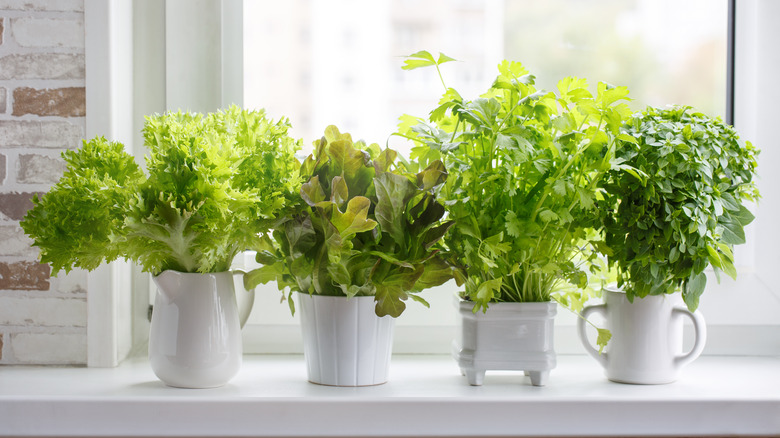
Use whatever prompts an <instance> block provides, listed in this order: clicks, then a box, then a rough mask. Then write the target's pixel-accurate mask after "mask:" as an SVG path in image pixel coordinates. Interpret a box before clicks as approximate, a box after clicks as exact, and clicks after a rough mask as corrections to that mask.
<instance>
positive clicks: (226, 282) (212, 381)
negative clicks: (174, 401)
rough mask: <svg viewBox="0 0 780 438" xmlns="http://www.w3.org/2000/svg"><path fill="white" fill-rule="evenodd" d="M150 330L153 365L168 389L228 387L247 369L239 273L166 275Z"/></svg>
mask: <svg viewBox="0 0 780 438" xmlns="http://www.w3.org/2000/svg"><path fill="white" fill-rule="evenodd" d="M154 282H155V283H156V284H157V289H158V291H157V297H156V298H155V301H154V309H153V312H152V325H151V328H150V332H149V362H150V364H151V366H152V370H153V371H154V373H155V375H157V377H158V378H159V379H160V380H162V381H163V382H164V383H165V384H166V385H169V386H175V387H181V388H213V387H218V386H222V385H224V384H225V383H227V382H228V381H229V380H230V379H231V378H233V377H234V376H235V375H236V374H237V373H238V370H239V369H240V368H241V355H242V346H241V328H240V326H239V318H238V308H237V306H236V295H235V290H234V287H233V274H232V273H230V272H219V273H213V274H194V273H182V272H176V271H164V272H162V273H161V274H160V275H158V276H157V277H154Z"/></svg>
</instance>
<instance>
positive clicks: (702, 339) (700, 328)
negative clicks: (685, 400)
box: [672, 306, 707, 370]
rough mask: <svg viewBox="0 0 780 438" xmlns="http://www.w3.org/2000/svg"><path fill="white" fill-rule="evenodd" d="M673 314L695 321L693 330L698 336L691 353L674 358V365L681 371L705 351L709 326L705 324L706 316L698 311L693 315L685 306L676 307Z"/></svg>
mask: <svg viewBox="0 0 780 438" xmlns="http://www.w3.org/2000/svg"><path fill="white" fill-rule="evenodd" d="M672 314H673V315H674V314H681V315H684V316H687V317H688V318H690V319H691V321H693V329H694V332H695V334H696V338H695V339H694V341H693V348H692V349H691V351H689V352H688V353H684V354H682V355H680V356H677V357H676V358H674V364H675V366H676V367H677V369H678V370H679V369H680V368H682V367H684V366H685V365H688V364H689V363H691V362H693V361H694V360H695V359H696V358H697V357H699V355H700V354H701V352H702V351H704V344H706V343H707V324H706V322H704V316H702V314H701V312H699V311H698V310H697V311H695V312H693V313H691V311H690V310H688V309H687V308H686V307H685V306H675V307H674V308H673V309H672Z"/></svg>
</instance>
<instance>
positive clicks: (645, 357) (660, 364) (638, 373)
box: [577, 288, 707, 384]
mask: <svg viewBox="0 0 780 438" xmlns="http://www.w3.org/2000/svg"><path fill="white" fill-rule="evenodd" d="M604 300H605V304H600V305H596V306H586V307H585V308H584V309H583V311H582V316H583V318H588V316H589V315H592V314H601V315H602V316H603V317H604V319H605V326H606V328H607V329H608V330H610V331H611V332H612V339H610V341H609V344H608V345H607V347H606V349H605V352H604V353H601V354H599V352H598V351H597V350H596V349H595V348H593V346H591V344H590V342H589V341H588V339H587V337H586V334H585V328H586V327H585V320H584V319H580V320H579V322H578V327H577V328H578V331H579V335H580V340H581V341H582V344H583V345H584V346H585V350H586V351H587V352H588V354H590V355H591V356H593V358H595V359H596V360H597V361H598V362H599V363H600V364H601V366H603V367H604V370H605V372H606V375H607V378H608V379H609V380H612V381H615V382H621V383H635V384H662V383H671V382H674V381H675V380H677V377H678V375H679V373H680V370H681V369H682V368H683V367H684V366H685V365H687V364H689V363H690V362H692V361H693V360H694V359H696V358H697V357H699V355H700V354H701V352H702V350H704V344H705V342H706V340H707V326H706V324H705V322H704V317H703V316H702V315H701V313H700V312H699V311H698V310H697V311H696V312H693V313H691V312H690V311H689V310H688V309H687V308H686V307H685V304H684V303H683V300H682V296H681V295H680V294H679V293H676V294H670V295H652V296H647V297H645V298H638V297H635V298H634V302H633V303H632V302H629V301H628V298H627V297H626V294H625V293H624V292H623V291H620V290H618V289H614V288H606V289H604ZM684 317H688V318H690V319H691V321H693V327H694V329H695V332H696V337H695V341H694V345H693V348H692V349H691V351H689V352H688V353H683V351H682V350H683V318H684Z"/></svg>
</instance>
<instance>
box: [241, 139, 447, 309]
mask: <svg viewBox="0 0 780 438" xmlns="http://www.w3.org/2000/svg"><path fill="white" fill-rule="evenodd" d="M314 146H315V150H314V152H313V153H312V154H311V155H310V156H309V157H308V158H306V160H305V161H304V162H303V164H302V165H301V170H300V173H301V176H302V177H303V179H304V180H305V181H306V182H305V183H304V184H303V186H302V187H301V189H300V202H299V205H298V208H297V209H295V210H294V211H292V212H291V213H290V214H289V215H287V216H285V217H283V218H282V219H281V220H280V221H279V222H278V223H277V226H276V228H275V230H274V232H273V239H270V238H269V237H268V236H266V237H265V238H264V240H263V242H264V246H263V247H262V248H261V250H260V251H259V252H258V255H257V261H258V262H259V263H262V264H263V265H264V266H262V267H261V268H259V269H256V270H254V271H252V272H250V273H247V275H246V276H245V277H244V282H245V284H246V286H247V288H251V287H255V286H256V285H258V284H260V283H267V282H269V281H276V282H277V285H278V287H279V289H280V290H282V291H283V292H282V293H283V294H284V293H285V291H286V290H289V291H290V292H302V293H309V294H318V295H330V296H344V297H347V298H350V297H355V296H374V297H375V300H376V314H377V315H379V316H385V315H390V316H392V317H397V316H399V315H401V313H402V312H403V311H404V309H405V308H406V304H405V303H404V301H406V300H407V299H408V298H412V299H413V300H416V301H420V302H422V303H424V304H425V305H427V303H426V302H425V300H424V299H423V298H421V297H420V296H418V292H420V291H422V290H423V289H426V288H429V287H432V286H437V285H440V284H443V283H444V282H446V281H447V280H449V279H451V278H452V269H451V268H450V267H449V266H448V265H447V263H445V261H444V260H443V259H442V258H441V256H440V254H439V249H438V247H437V243H438V242H439V240H440V239H441V237H442V236H443V235H444V234H445V233H446V232H447V230H448V229H449V228H450V226H451V225H452V223H451V222H445V221H443V220H442V218H443V216H444V213H445V210H444V207H443V206H442V205H441V204H440V203H439V202H438V201H437V200H436V191H437V189H438V188H439V187H440V186H441V185H442V184H443V183H444V181H445V180H446V179H447V173H446V172H445V171H444V166H443V164H442V162H441V161H435V160H434V161H433V162H431V163H430V165H429V166H428V167H427V168H426V169H424V170H422V171H421V172H419V173H416V174H414V173H410V172H408V171H407V170H406V166H405V165H403V164H402V163H399V162H397V161H396V159H397V157H398V156H397V153H396V152H395V151H393V150H392V149H384V150H382V149H380V147H379V146H378V145H377V144H371V145H370V146H366V144H365V143H364V142H362V141H358V142H353V140H352V137H351V136H350V135H349V134H347V133H344V134H342V133H340V132H339V130H338V129H337V128H336V127H335V126H329V127H328V128H327V129H326V130H325V135H324V136H323V137H322V138H321V139H320V140H319V141H315V142H314ZM287 298H288V303H289V304H290V306H291V311H292V312H294V311H295V308H294V304H293V300H292V299H290V297H289V296H288V297H287Z"/></svg>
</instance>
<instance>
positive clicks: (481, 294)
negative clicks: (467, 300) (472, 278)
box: [474, 278, 503, 313]
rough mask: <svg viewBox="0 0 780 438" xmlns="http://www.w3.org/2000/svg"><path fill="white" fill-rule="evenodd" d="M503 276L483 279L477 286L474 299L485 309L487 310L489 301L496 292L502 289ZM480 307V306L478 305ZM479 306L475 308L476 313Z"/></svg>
mask: <svg viewBox="0 0 780 438" xmlns="http://www.w3.org/2000/svg"><path fill="white" fill-rule="evenodd" d="M502 282H503V279H502V278H493V279H491V280H486V281H483V282H482V283H480V284H479V286H477V292H476V294H475V296H474V298H475V299H474V301H475V302H476V303H477V304H478V305H479V307H481V308H482V309H483V311H485V310H487V303H489V302H490V301H492V300H493V297H494V296H495V293H496V292H498V291H499V290H500V289H501V284H502ZM477 308H478V307H477ZM477 308H475V309H474V312H475V313H476V311H477Z"/></svg>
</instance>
